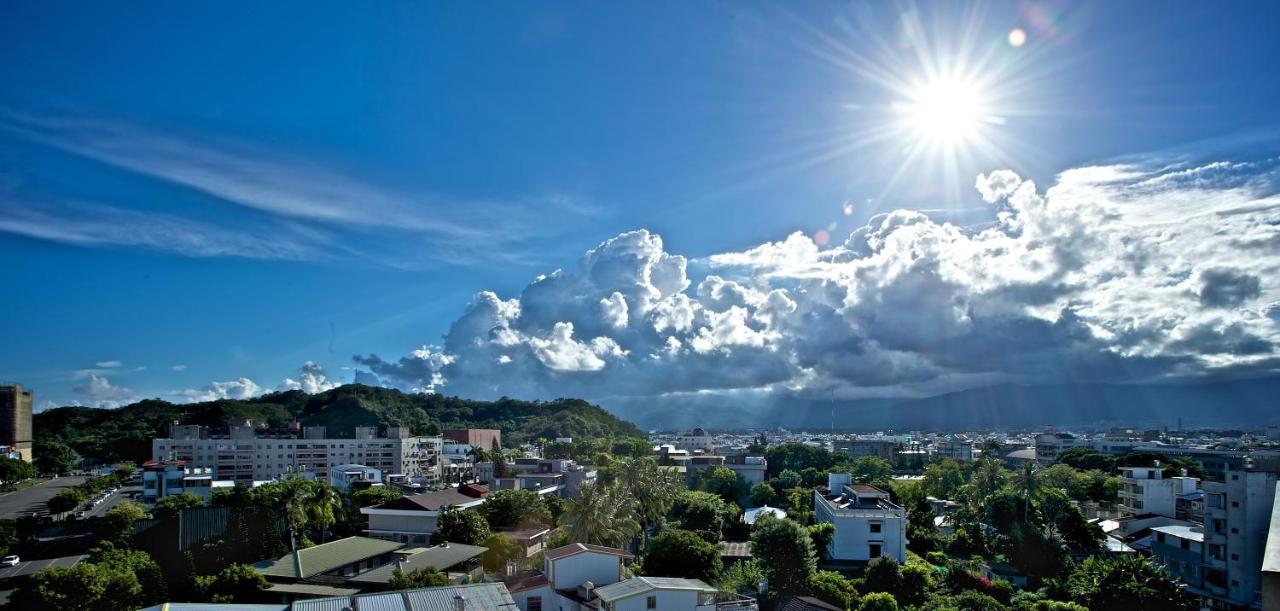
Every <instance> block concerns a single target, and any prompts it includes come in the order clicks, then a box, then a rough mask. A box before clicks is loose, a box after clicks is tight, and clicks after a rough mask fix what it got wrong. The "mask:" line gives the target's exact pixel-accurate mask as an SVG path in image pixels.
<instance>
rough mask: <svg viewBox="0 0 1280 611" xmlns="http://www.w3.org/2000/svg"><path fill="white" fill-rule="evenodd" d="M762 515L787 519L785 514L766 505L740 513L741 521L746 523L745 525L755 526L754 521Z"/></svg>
mask: <svg viewBox="0 0 1280 611" xmlns="http://www.w3.org/2000/svg"><path fill="white" fill-rule="evenodd" d="M763 514H772V515H773V516H774V517H778V518H785V517H787V512H785V511H783V510H781V509H779V508H777V507H770V506H768V505H765V506H764V507H756V508H754V509H748V510H746V511H744V512H742V521H743V522H746V523H747V524H755V523H756V520H757V519H759V518H760V516H761V515H763Z"/></svg>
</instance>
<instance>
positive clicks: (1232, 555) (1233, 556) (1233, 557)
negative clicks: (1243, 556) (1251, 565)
mask: <svg viewBox="0 0 1280 611" xmlns="http://www.w3.org/2000/svg"><path fill="white" fill-rule="evenodd" d="M1231 559H1232V560H1239V559H1240V554H1231Z"/></svg>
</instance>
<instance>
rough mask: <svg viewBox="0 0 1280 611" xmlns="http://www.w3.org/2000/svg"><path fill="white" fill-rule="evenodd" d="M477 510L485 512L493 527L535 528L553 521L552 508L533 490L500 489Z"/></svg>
mask: <svg viewBox="0 0 1280 611" xmlns="http://www.w3.org/2000/svg"><path fill="white" fill-rule="evenodd" d="M476 511H479V512H481V513H483V514H484V517H485V519H486V520H487V521H488V522H489V526H490V527H492V528H534V527H540V526H546V525H548V524H549V523H550V522H551V510H550V509H548V508H547V505H546V503H544V502H543V501H542V498H541V497H540V496H538V493H537V492H534V491H532V490H515V489H510V490H498V491H496V492H494V493H492V494H490V495H489V496H488V497H487V498H485V501H484V505H481V506H480V507H479V508H478V509H476Z"/></svg>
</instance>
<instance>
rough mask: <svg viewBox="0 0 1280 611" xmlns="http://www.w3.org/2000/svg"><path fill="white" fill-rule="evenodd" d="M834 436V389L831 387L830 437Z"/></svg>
mask: <svg viewBox="0 0 1280 611" xmlns="http://www.w3.org/2000/svg"><path fill="white" fill-rule="evenodd" d="M835 436H836V387H834V386H832V387H831V437H832V438H835Z"/></svg>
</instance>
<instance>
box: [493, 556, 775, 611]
mask: <svg viewBox="0 0 1280 611" xmlns="http://www.w3.org/2000/svg"><path fill="white" fill-rule="evenodd" d="M631 558H632V556H631V554H628V553H626V552H625V551H623V550H621V549H618V548H613V547H603V546H599V545H588V544H584V543H571V544H569V545H565V546H563V547H558V548H556V549H552V550H547V551H545V552H544V553H543V561H542V562H543V567H542V572H541V573H537V574H533V575H526V576H521V577H512V578H511V579H508V580H507V582H506V585H507V589H508V591H510V592H511V596H512V599H514V600H515V603H516V605H517V606H518V607H519V608H520V609H521V611H591V610H600V611H604V610H608V611H629V610H631V609H637V610H641V611H648V610H650V609H662V610H668V609H669V610H672V611H756V610H757V607H756V603H755V601H754V600H752V599H750V598H746V597H741V596H735V595H727V596H726V595H720V594H717V592H716V589H715V588H713V587H711V586H709V585H707V584H706V583H703V582H701V581H698V580H691V579H679V578H671V577H632V578H630V579H623V577H625V572H624V569H623V565H624V563H625V562H626V561H628V560H630V559H631Z"/></svg>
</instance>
